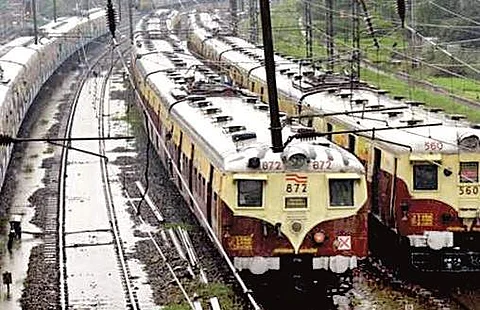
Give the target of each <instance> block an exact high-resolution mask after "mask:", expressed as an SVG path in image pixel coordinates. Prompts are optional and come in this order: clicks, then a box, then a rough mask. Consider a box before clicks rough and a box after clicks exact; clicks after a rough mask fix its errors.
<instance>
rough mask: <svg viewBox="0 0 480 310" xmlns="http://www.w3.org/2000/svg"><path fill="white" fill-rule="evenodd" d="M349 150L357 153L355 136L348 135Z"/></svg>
mask: <svg viewBox="0 0 480 310" xmlns="http://www.w3.org/2000/svg"><path fill="white" fill-rule="evenodd" d="M348 150H349V151H350V152H352V153H355V136H354V135H348Z"/></svg>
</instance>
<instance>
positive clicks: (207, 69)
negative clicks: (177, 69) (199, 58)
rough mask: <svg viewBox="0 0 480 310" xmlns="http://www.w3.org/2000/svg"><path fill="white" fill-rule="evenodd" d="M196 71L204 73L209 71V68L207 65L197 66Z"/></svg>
mask: <svg viewBox="0 0 480 310" xmlns="http://www.w3.org/2000/svg"><path fill="white" fill-rule="evenodd" d="M197 71H199V72H202V73H205V72H209V71H210V69H209V68H207V67H197Z"/></svg>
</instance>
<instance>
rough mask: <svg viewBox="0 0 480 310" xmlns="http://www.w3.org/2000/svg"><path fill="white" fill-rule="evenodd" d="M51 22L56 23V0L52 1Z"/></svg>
mask: <svg viewBox="0 0 480 310" xmlns="http://www.w3.org/2000/svg"><path fill="white" fill-rule="evenodd" d="M53 21H54V22H57V0H53Z"/></svg>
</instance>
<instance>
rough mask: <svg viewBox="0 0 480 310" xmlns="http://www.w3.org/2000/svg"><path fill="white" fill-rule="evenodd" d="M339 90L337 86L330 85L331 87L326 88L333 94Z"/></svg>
mask: <svg viewBox="0 0 480 310" xmlns="http://www.w3.org/2000/svg"><path fill="white" fill-rule="evenodd" d="M337 90H338V88H335V87H330V88H327V89H326V91H327V93H329V94H333V93H335V92H336V91H337Z"/></svg>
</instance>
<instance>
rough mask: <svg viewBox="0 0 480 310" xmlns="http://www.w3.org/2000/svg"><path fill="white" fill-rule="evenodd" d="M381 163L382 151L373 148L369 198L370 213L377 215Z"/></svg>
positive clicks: (378, 211)
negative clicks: (370, 200)
mask: <svg viewBox="0 0 480 310" xmlns="http://www.w3.org/2000/svg"><path fill="white" fill-rule="evenodd" d="M381 162H382V151H380V150H379V149H377V148H374V151H373V172H372V186H371V193H370V196H371V197H372V212H373V213H374V214H377V215H378V214H379V213H380V210H379V205H378V202H379V201H378V197H379V195H378V189H379V184H378V182H380V163H381Z"/></svg>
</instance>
